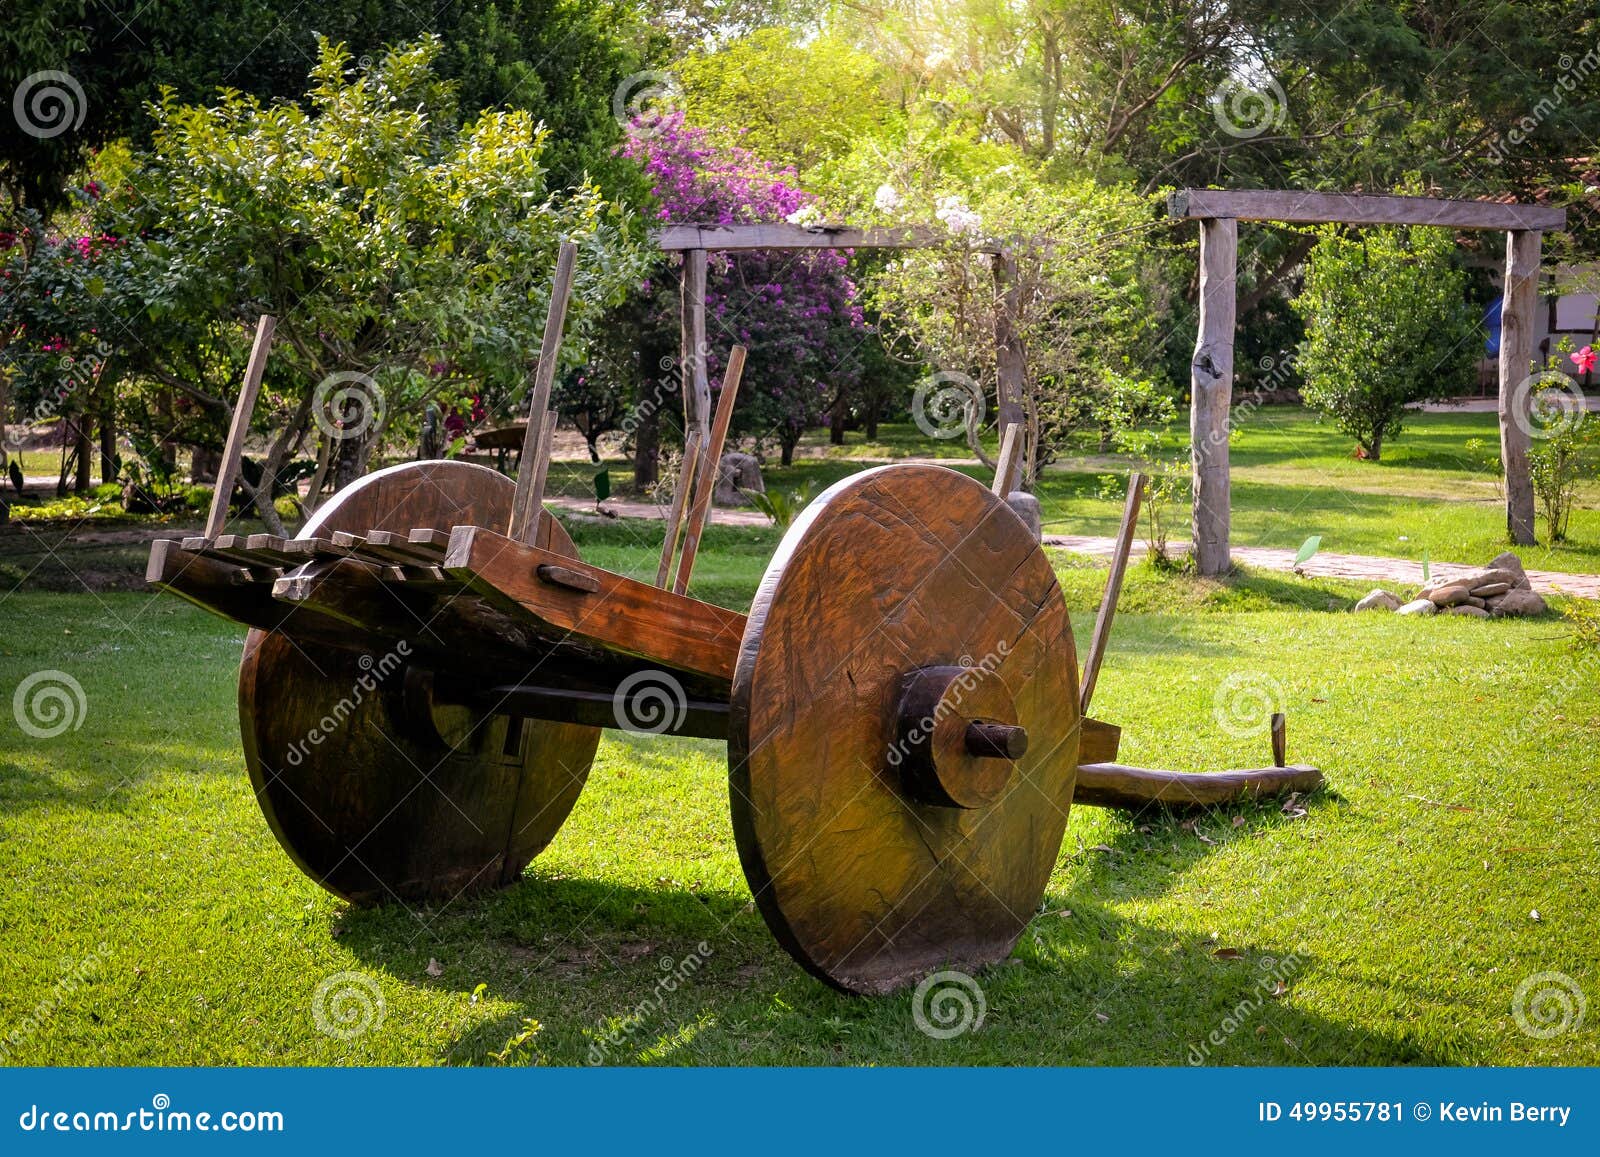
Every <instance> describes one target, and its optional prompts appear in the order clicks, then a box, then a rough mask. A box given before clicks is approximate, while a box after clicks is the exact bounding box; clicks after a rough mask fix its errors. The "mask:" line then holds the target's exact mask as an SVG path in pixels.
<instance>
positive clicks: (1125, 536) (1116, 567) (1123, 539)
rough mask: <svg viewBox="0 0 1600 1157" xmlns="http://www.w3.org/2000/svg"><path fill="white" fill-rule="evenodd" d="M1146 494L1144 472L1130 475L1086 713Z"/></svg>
mask: <svg viewBox="0 0 1600 1157" xmlns="http://www.w3.org/2000/svg"><path fill="white" fill-rule="evenodd" d="M1143 498H1144V475H1143V474H1139V473H1137V472H1136V473H1134V474H1132V475H1130V476H1129V478H1128V502H1127V505H1126V506H1124V507H1123V509H1122V525H1121V526H1120V527H1118V529H1117V544H1116V547H1115V549H1114V550H1113V551H1112V552H1111V572H1110V573H1109V574H1108V575H1107V576H1106V593H1105V596H1104V597H1103V598H1102V599H1101V600H1100V613H1099V614H1098V615H1096V616H1095V620H1094V636H1093V637H1092V638H1091V639H1090V641H1089V657H1088V658H1087V659H1085V660H1084V664H1083V680H1082V682H1081V683H1080V684H1079V686H1080V687H1081V688H1082V691H1081V692H1080V693H1079V707H1080V709H1081V710H1082V711H1083V713H1084V714H1085V715H1087V714H1089V701H1090V700H1091V699H1093V698H1094V685H1095V682H1096V681H1097V680H1098V679H1099V678H1100V664H1101V662H1102V661H1103V660H1104V659H1105V657H1106V644H1107V643H1108V642H1109V641H1110V639H1111V620H1112V619H1113V618H1115V617H1116V613H1117V599H1118V598H1119V597H1121V595H1122V576H1123V575H1124V574H1125V573H1126V572H1127V569H1128V552H1129V551H1131V550H1132V549H1133V534H1134V531H1135V530H1137V529H1138V526H1139V503H1140V502H1141V501H1142V499H1143Z"/></svg>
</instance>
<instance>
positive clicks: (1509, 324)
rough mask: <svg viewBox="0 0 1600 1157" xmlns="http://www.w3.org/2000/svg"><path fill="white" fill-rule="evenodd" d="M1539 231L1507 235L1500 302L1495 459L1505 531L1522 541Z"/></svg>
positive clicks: (1528, 503)
mask: <svg viewBox="0 0 1600 1157" xmlns="http://www.w3.org/2000/svg"><path fill="white" fill-rule="evenodd" d="M1543 237H1544V235H1543V234H1542V233H1539V232H1537V231H1535V230H1517V231H1513V232H1511V233H1508V234H1507V235H1506V283H1505V297H1504V299H1503V300H1502V302H1501V306H1500V463H1501V466H1502V468H1503V469H1504V470H1505V475H1506V532H1507V533H1508V534H1510V536H1511V541H1512V542H1515V543H1519V544H1521V545H1524V546H1526V545H1529V544H1531V543H1532V542H1534V531H1533V479H1532V476H1531V475H1530V474H1529V471H1528V441H1529V430H1530V429H1531V428H1532V425H1531V414H1532V408H1533V398H1532V391H1531V389H1530V386H1531V383H1530V382H1529V377H1530V375H1531V374H1532V373H1533V326H1534V311H1535V310H1537V309H1538V306H1539V248H1540V242H1541V241H1542V240H1543Z"/></svg>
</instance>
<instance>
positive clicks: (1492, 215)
mask: <svg viewBox="0 0 1600 1157" xmlns="http://www.w3.org/2000/svg"><path fill="white" fill-rule="evenodd" d="M1167 214H1168V216H1171V217H1187V218H1199V219H1201V220H1204V219H1207V218H1233V219H1236V220H1240V221H1284V222H1289V223H1302V224H1314V223H1320V222H1337V223H1340V224H1345V225H1439V226H1443V227H1446V228H1451V229H1508V230H1524V229H1531V230H1552V229H1565V228H1566V226H1567V211H1566V210H1565V209H1556V208H1551V207H1549V206H1546V205H1505V204H1500V203H1499V202H1495V201H1447V200H1440V199H1437V198H1433V197H1391V196H1385V195H1376V194H1367V193H1310V192H1300V191H1297V190H1285V189H1180V190H1178V191H1177V192H1175V193H1173V194H1171V196H1169V197H1168V198H1167Z"/></svg>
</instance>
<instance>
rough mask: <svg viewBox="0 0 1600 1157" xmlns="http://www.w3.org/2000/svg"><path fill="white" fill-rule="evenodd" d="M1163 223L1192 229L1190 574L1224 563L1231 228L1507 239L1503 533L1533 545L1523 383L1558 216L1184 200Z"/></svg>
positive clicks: (1400, 201)
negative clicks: (1547, 247)
mask: <svg viewBox="0 0 1600 1157" xmlns="http://www.w3.org/2000/svg"><path fill="white" fill-rule="evenodd" d="M1167 212H1168V215H1169V216H1172V217H1177V218H1193V219H1194V220H1197V221H1199V222H1200V325H1199V335H1198V336H1197V338H1196V339H1195V347H1194V358H1193V360H1192V361H1191V363H1190V374H1189V382H1190V396H1191V403H1190V422H1189V430H1190V441H1191V444H1192V450H1191V453H1192V456H1193V463H1194V513H1193V532H1194V554H1195V562H1196V564H1197V567H1198V569H1199V572H1200V573H1201V574H1204V575H1219V574H1224V573H1226V572H1227V571H1228V569H1229V567H1230V566H1231V561H1230V559H1229V553H1228V525H1229V484H1228V425H1229V418H1230V414H1231V408H1232V394H1233V332H1234V321H1235V312H1236V300H1235V293H1236V288H1237V265H1238V252H1239V222H1240V221H1275V222H1281V223H1285V224H1327V223H1337V224H1344V225H1436V226H1441V227H1443V228H1447V229H1498V230H1504V231H1505V233H1506V235H1507V237H1506V272H1505V287H1504V298H1503V301H1502V305H1501V313H1500V461H1501V466H1502V468H1503V470H1504V471H1505V493H1506V529H1507V531H1508V532H1509V533H1510V535H1511V540H1512V541H1513V542H1515V543H1521V544H1528V543H1532V542H1533V541H1534V526H1533V518H1534V502H1533V483H1532V480H1531V478H1530V475H1529V472H1528V443H1529V429H1530V423H1529V414H1530V411H1531V405H1532V398H1531V390H1530V383H1529V374H1530V362H1531V361H1532V358H1533V331H1534V311H1535V309H1537V307H1538V293H1539V289H1538V286H1539V253H1540V245H1541V241H1542V239H1543V236H1544V234H1545V233H1547V232H1549V231H1551V230H1559V229H1565V228H1566V224H1567V213H1566V210H1565V209H1553V208H1549V207H1546V206H1542V205H1517V204H1502V203H1499V202H1494V201H1448V200H1439V199H1435V198H1430V197H1390V196H1368V195H1365V194H1356V193H1306V192H1295V191H1289V190H1277V189H1264V190H1224V189H1184V190H1181V191H1179V192H1176V193H1174V194H1172V196H1171V198H1170V199H1169V201H1168V204H1167Z"/></svg>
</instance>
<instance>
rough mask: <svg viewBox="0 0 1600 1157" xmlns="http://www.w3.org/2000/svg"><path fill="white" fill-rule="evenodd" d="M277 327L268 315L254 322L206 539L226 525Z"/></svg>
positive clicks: (217, 533) (274, 320) (267, 482)
mask: <svg viewBox="0 0 1600 1157" xmlns="http://www.w3.org/2000/svg"><path fill="white" fill-rule="evenodd" d="M277 326H278V319H277V318H275V317H273V316H272V315H271V314H270V313H264V314H262V315H261V318H260V320H258V321H257V322H256V340H255V344H254V345H252V346H251V347H250V360H249V362H248V363H247V364H246V366H245V371H244V386H243V387H242V388H241V389H240V390H239V401H238V402H237V403H236V404H235V405H234V407H233V421H232V422H231V423H230V424H229V426H228V441H227V444H226V445H225V446H224V447H223V450H222V464H221V465H220V466H218V467H217V488H216V490H214V491H213V492H212V494H211V513H210V514H209V515H207V516H206V533H205V537H206V538H216V537H217V535H219V534H221V533H222V528H223V527H224V526H226V525H227V524H228V501H229V499H231V498H232V497H233V484H234V483H235V482H237V481H238V480H239V463H240V460H241V459H242V458H243V457H244V440H245V436H246V435H247V434H249V432H250V416H251V415H252V414H254V413H255V410H256V397H257V396H258V395H259V394H260V393H261V375H262V374H263V373H265V372H266V369H267V351H268V350H269V349H271V348H272V332H273V330H275V329H276V328H277ZM262 485H263V486H267V487H270V486H271V485H272V480H271V479H270V478H265V479H263V480H262Z"/></svg>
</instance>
